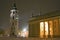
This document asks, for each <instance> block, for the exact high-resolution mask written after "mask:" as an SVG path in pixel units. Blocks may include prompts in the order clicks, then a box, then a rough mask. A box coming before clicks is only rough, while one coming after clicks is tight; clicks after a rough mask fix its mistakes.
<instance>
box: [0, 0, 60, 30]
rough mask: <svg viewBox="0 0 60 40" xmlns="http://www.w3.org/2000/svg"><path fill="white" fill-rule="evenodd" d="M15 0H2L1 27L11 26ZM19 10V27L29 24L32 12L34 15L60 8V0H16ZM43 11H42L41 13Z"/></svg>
mask: <svg viewBox="0 0 60 40" xmlns="http://www.w3.org/2000/svg"><path fill="white" fill-rule="evenodd" d="M12 4H13V0H0V28H4V29H6V28H8V27H10V25H9V21H10V10H11V8H12ZM16 6H17V9H18V10H19V12H18V14H19V28H20V29H21V28H24V27H27V26H28V21H29V19H30V18H31V15H32V13H33V14H34V16H36V15H39V14H40V15H43V14H45V13H48V12H51V11H55V10H60V0H16ZM40 11H41V13H40Z"/></svg>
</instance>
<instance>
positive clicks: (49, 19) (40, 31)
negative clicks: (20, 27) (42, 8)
mask: <svg viewBox="0 0 60 40" xmlns="http://www.w3.org/2000/svg"><path fill="white" fill-rule="evenodd" d="M29 37H40V38H45V37H46V38H48V37H60V10H58V11H54V12H50V13H46V14H45V15H40V16H34V17H32V18H31V19H30V20H29Z"/></svg>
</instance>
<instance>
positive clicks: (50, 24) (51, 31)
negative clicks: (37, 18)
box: [49, 21, 53, 36]
mask: <svg viewBox="0 0 60 40" xmlns="http://www.w3.org/2000/svg"><path fill="white" fill-rule="evenodd" d="M49 30H50V35H51V36H52V35H53V22H52V21H49Z"/></svg>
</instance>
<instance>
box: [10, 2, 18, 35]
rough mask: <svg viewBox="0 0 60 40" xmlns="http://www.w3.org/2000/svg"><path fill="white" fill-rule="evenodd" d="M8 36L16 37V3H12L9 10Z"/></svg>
mask: <svg viewBox="0 0 60 40" xmlns="http://www.w3.org/2000/svg"><path fill="white" fill-rule="evenodd" d="M10 12H11V13H10V27H11V28H10V36H17V35H18V25H19V23H18V22H19V21H18V20H19V17H18V10H17V8H16V3H15V2H14V3H13V6H12V10H10Z"/></svg>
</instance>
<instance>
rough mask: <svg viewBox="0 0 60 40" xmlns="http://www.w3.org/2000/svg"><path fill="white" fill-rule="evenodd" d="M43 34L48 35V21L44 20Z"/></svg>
mask: <svg viewBox="0 0 60 40" xmlns="http://www.w3.org/2000/svg"><path fill="white" fill-rule="evenodd" d="M45 35H46V37H47V36H48V22H45Z"/></svg>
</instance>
